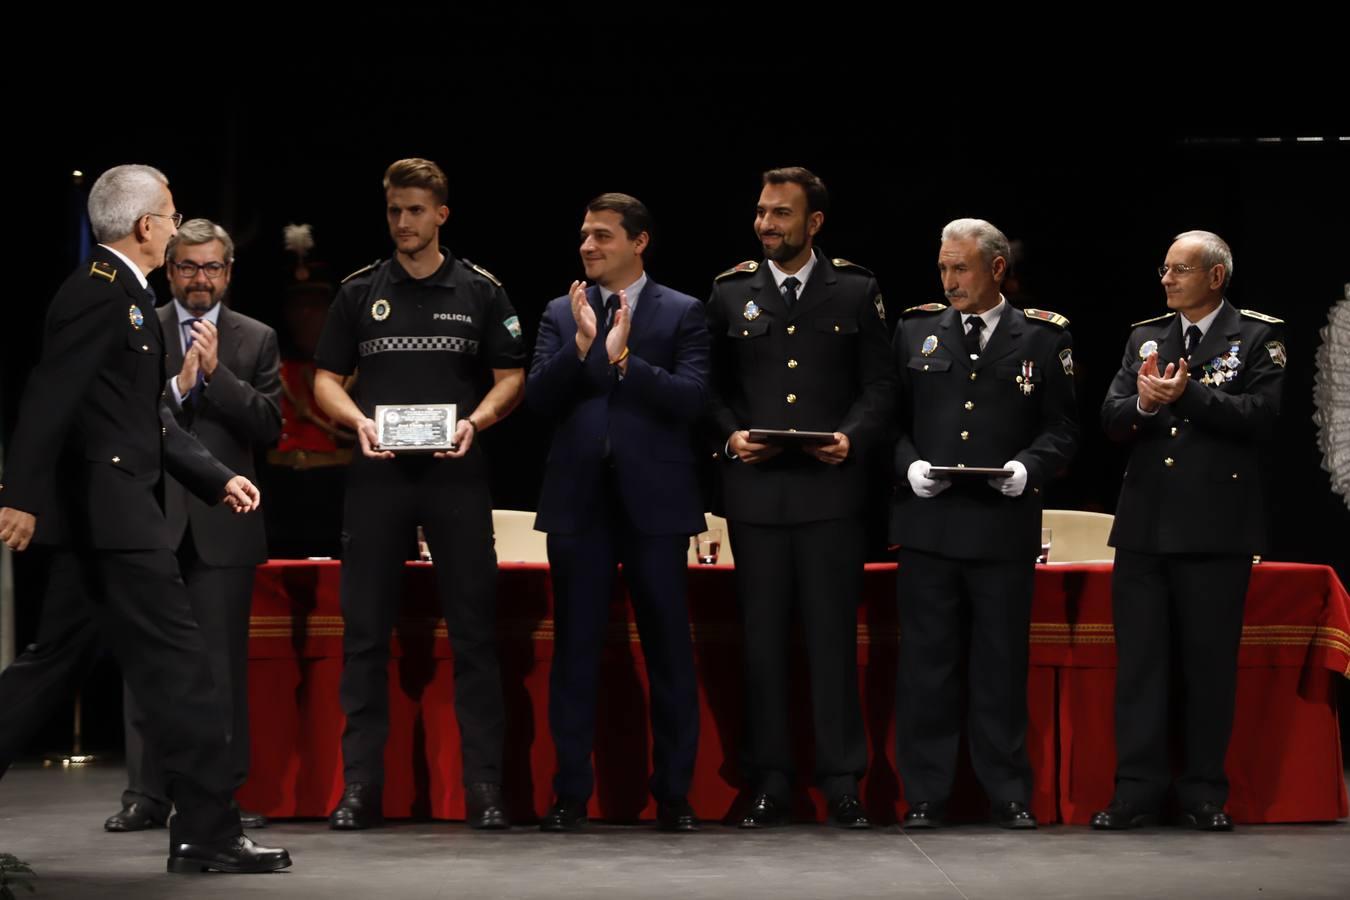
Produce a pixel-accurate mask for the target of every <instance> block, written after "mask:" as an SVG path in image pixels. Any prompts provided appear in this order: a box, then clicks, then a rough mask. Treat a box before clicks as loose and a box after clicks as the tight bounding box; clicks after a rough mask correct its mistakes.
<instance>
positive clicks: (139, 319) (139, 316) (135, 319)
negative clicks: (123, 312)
mask: <svg viewBox="0 0 1350 900" xmlns="http://www.w3.org/2000/svg"><path fill="white" fill-rule="evenodd" d="M127 321H129V322H130V323H131V327H132V328H135V329H136V330H137V331H139V330H140V328H141V326H142V325H144V324H145V314H144V313H142V312H141V308H140V307H139V306H137V305H136V304H135V303H133V304H131V308H130V309H128V310H127Z"/></svg>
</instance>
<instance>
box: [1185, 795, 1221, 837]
mask: <svg viewBox="0 0 1350 900" xmlns="http://www.w3.org/2000/svg"><path fill="white" fill-rule="evenodd" d="M1181 824H1182V825H1185V826H1187V827H1189V828H1194V829H1195V830H1196V831H1232V830H1233V819H1232V817H1231V816H1229V815H1228V813H1226V812H1224V811H1223V807H1222V806H1220V805H1219V804H1217V803H1210V802H1209V801H1208V800H1206V801H1205V802H1204V803H1201V804H1200V805H1199V806H1192V807H1191V808H1190V809H1188V810H1186V811H1185V812H1184V813H1182V814H1181Z"/></svg>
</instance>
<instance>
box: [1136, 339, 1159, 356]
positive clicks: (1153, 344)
mask: <svg viewBox="0 0 1350 900" xmlns="http://www.w3.org/2000/svg"><path fill="white" fill-rule="evenodd" d="M1157 352H1158V342H1157V341H1144V342H1143V343H1142V344H1140V345H1139V358H1140V359H1148V358H1149V357H1150V356H1152V355H1153V354H1155V353H1157Z"/></svg>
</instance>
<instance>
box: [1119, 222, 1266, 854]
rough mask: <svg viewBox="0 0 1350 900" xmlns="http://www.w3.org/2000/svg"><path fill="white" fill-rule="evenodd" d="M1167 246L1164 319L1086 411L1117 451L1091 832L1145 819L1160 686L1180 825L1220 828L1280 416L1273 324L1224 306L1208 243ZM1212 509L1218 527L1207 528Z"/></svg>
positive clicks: (1195, 239) (1206, 238)
mask: <svg viewBox="0 0 1350 900" xmlns="http://www.w3.org/2000/svg"><path fill="white" fill-rule="evenodd" d="M1173 240H1174V242H1173V244H1172V246H1171V248H1170V249H1169V250H1168V251H1167V258H1166V261H1165V262H1164V264H1163V265H1162V266H1161V267H1159V269H1158V275H1159V276H1160V277H1161V279H1162V287H1163V291H1164V292H1165V293H1166V296H1167V306H1168V307H1169V308H1170V309H1171V310H1172V311H1171V312H1169V313H1167V314H1165V315H1162V316H1158V317H1156V318H1153V319H1146V320H1145V321H1143V322H1136V323H1135V324H1134V326H1133V330H1132V331H1131V332H1130V336H1129V339H1128V340H1127V341H1126V342H1125V358H1124V361H1123V362H1122V363H1121V366H1120V371H1119V372H1117V373H1116V377H1115V380H1114V381H1113V382H1112V383H1111V389H1110V391H1109V392H1108V393H1107V395H1106V401H1105V402H1104V403H1103V404H1102V426H1103V427H1104V428H1105V429H1106V433H1107V435H1108V436H1109V437H1110V438H1111V439H1113V440H1117V441H1122V442H1128V443H1129V444H1131V446H1132V450H1131V453H1130V461H1129V464H1128V467H1127V468H1126V470H1125V480H1124V482H1123V484H1122V485H1121V489H1120V500H1119V502H1118V503H1117V504H1116V519H1115V524H1114V526H1113V527H1112V529H1111V538H1110V543H1111V546H1113V547H1115V548H1116V557H1115V567H1114V570H1113V574H1112V576H1111V604H1112V614H1113V618H1114V623H1115V637H1116V654H1117V657H1118V659H1119V662H1118V664H1117V670H1116V780H1115V781H1116V784H1115V794H1114V797H1113V798H1112V800H1111V804H1110V805H1109V806H1108V807H1107V808H1106V809H1103V810H1101V811H1100V812H1098V813H1097V814H1096V815H1095V816H1093V818H1092V827H1093V828H1096V829H1099V830H1106V831H1116V830H1124V829H1128V828H1135V827H1138V826H1140V825H1148V824H1152V823H1154V822H1156V821H1157V819H1158V815H1159V813H1160V811H1161V808H1162V805H1163V801H1164V798H1165V795H1166V794H1167V790H1168V787H1169V786H1170V785H1171V783H1172V769H1171V759H1170V755H1169V753H1168V746H1169V745H1168V739H1167V731H1168V723H1169V721H1170V719H1169V711H1168V701H1169V699H1170V697H1171V693H1172V683H1173V681H1174V679H1175V680H1180V681H1181V683H1182V684H1183V685H1184V697H1185V709H1184V714H1183V721H1184V722H1185V726H1184V727H1185V763H1184V765H1183V767H1182V773H1181V776H1180V778H1179V779H1177V782H1176V791H1177V799H1178V801H1179V805H1180V807H1181V810H1182V813H1181V824H1183V825H1185V826H1188V827H1191V828H1196V829H1199V830H1202V831H1230V830H1232V828H1233V820H1232V818H1231V817H1230V816H1229V814H1228V813H1227V812H1226V811H1225V810H1224V803H1225V802H1226V801H1227V799H1228V778H1227V776H1226V775H1225V774H1224V757H1225V756H1226V755H1227V752H1228V739H1229V736H1230V734H1231V732H1232V725H1233V707H1234V704H1235V698H1236V695H1237V656H1238V646H1239V644H1240V643H1241V640H1242V615H1243V606H1244V603H1245V601H1246V596H1247V582H1248V580H1249V579H1250V577H1251V570H1252V556H1253V554H1258V553H1262V552H1264V550H1265V546H1266V516H1265V506H1264V503H1263V500H1262V488H1261V478H1260V474H1259V464H1260V452H1261V446H1262V444H1263V443H1264V442H1265V441H1266V440H1267V439H1268V438H1269V437H1270V436H1271V434H1272V433H1273V432H1274V429H1275V423H1276V420H1277V419H1278V417H1279V414H1280V397H1281V392H1282V390H1283V387H1284V367H1285V361H1286V359H1285V349H1284V337H1283V322H1281V320H1279V319H1276V318H1274V317H1272V316H1268V315H1266V314H1264V313H1259V312H1253V311H1252V310H1247V309H1238V308H1237V307H1235V306H1234V305H1233V304H1232V303H1231V302H1229V301H1228V299H1227V298H1226V296H1225V295H1226V294H1227V293H1228V287H1229V285H1230V283H1231V282H1232V279H1233V253H1232V250H1230V249H1229V247H1228V244H1227V243H1225V242H1224V240H1223V239H1222V238H1220V237H1219V236H1218V235H1217V234H1214V233H1213V232H1209V231H1187V232H1184V233H1183V234H1179V235H1177V236H1176V238H1174V239H1173ZM1216 513H1217V514H1218V515H1220V516H1221V517H1222V519H1223V527H1222V528H1210V527H1207V525H1206V519H1207V517H1209V516H1212V515H1215V514H1216ZM1178 650H1180V651H1181V652H1180V653H1178V652H1176V651H1178ZM1174 668H1175V670H1176V671H1175V672H1174V671H1173V669H1174Z"/></svg>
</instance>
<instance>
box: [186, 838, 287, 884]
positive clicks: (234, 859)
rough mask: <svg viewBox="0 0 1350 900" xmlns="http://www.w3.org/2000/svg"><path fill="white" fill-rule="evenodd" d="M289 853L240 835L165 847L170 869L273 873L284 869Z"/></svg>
mask: <svg viewBox="0 0 1350 900" xmlns="http://www.w3.org/2000/svg"><path fill="white" fill-rule="evenodd" d="M290 864H291V855H290V854H289V853H287V852H286V851H285V850H283V849H281V848H280V847H259V846H258V845H257V844H255V843H253V841H251V840H249V838H248V835H244V834H241V835H239V837H237V838H233V839H232V840H228V841H223V842H221V843H219V844H174V845H173V846H172V847H170V848H169V871H170V872H209V871H211V870H212V869H214V870H215V871H217V872H233V873H237V874H244V873H250V872H275V871H277V870H278V869H285V868H288V867H289V866H290Z"/></svg>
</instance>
